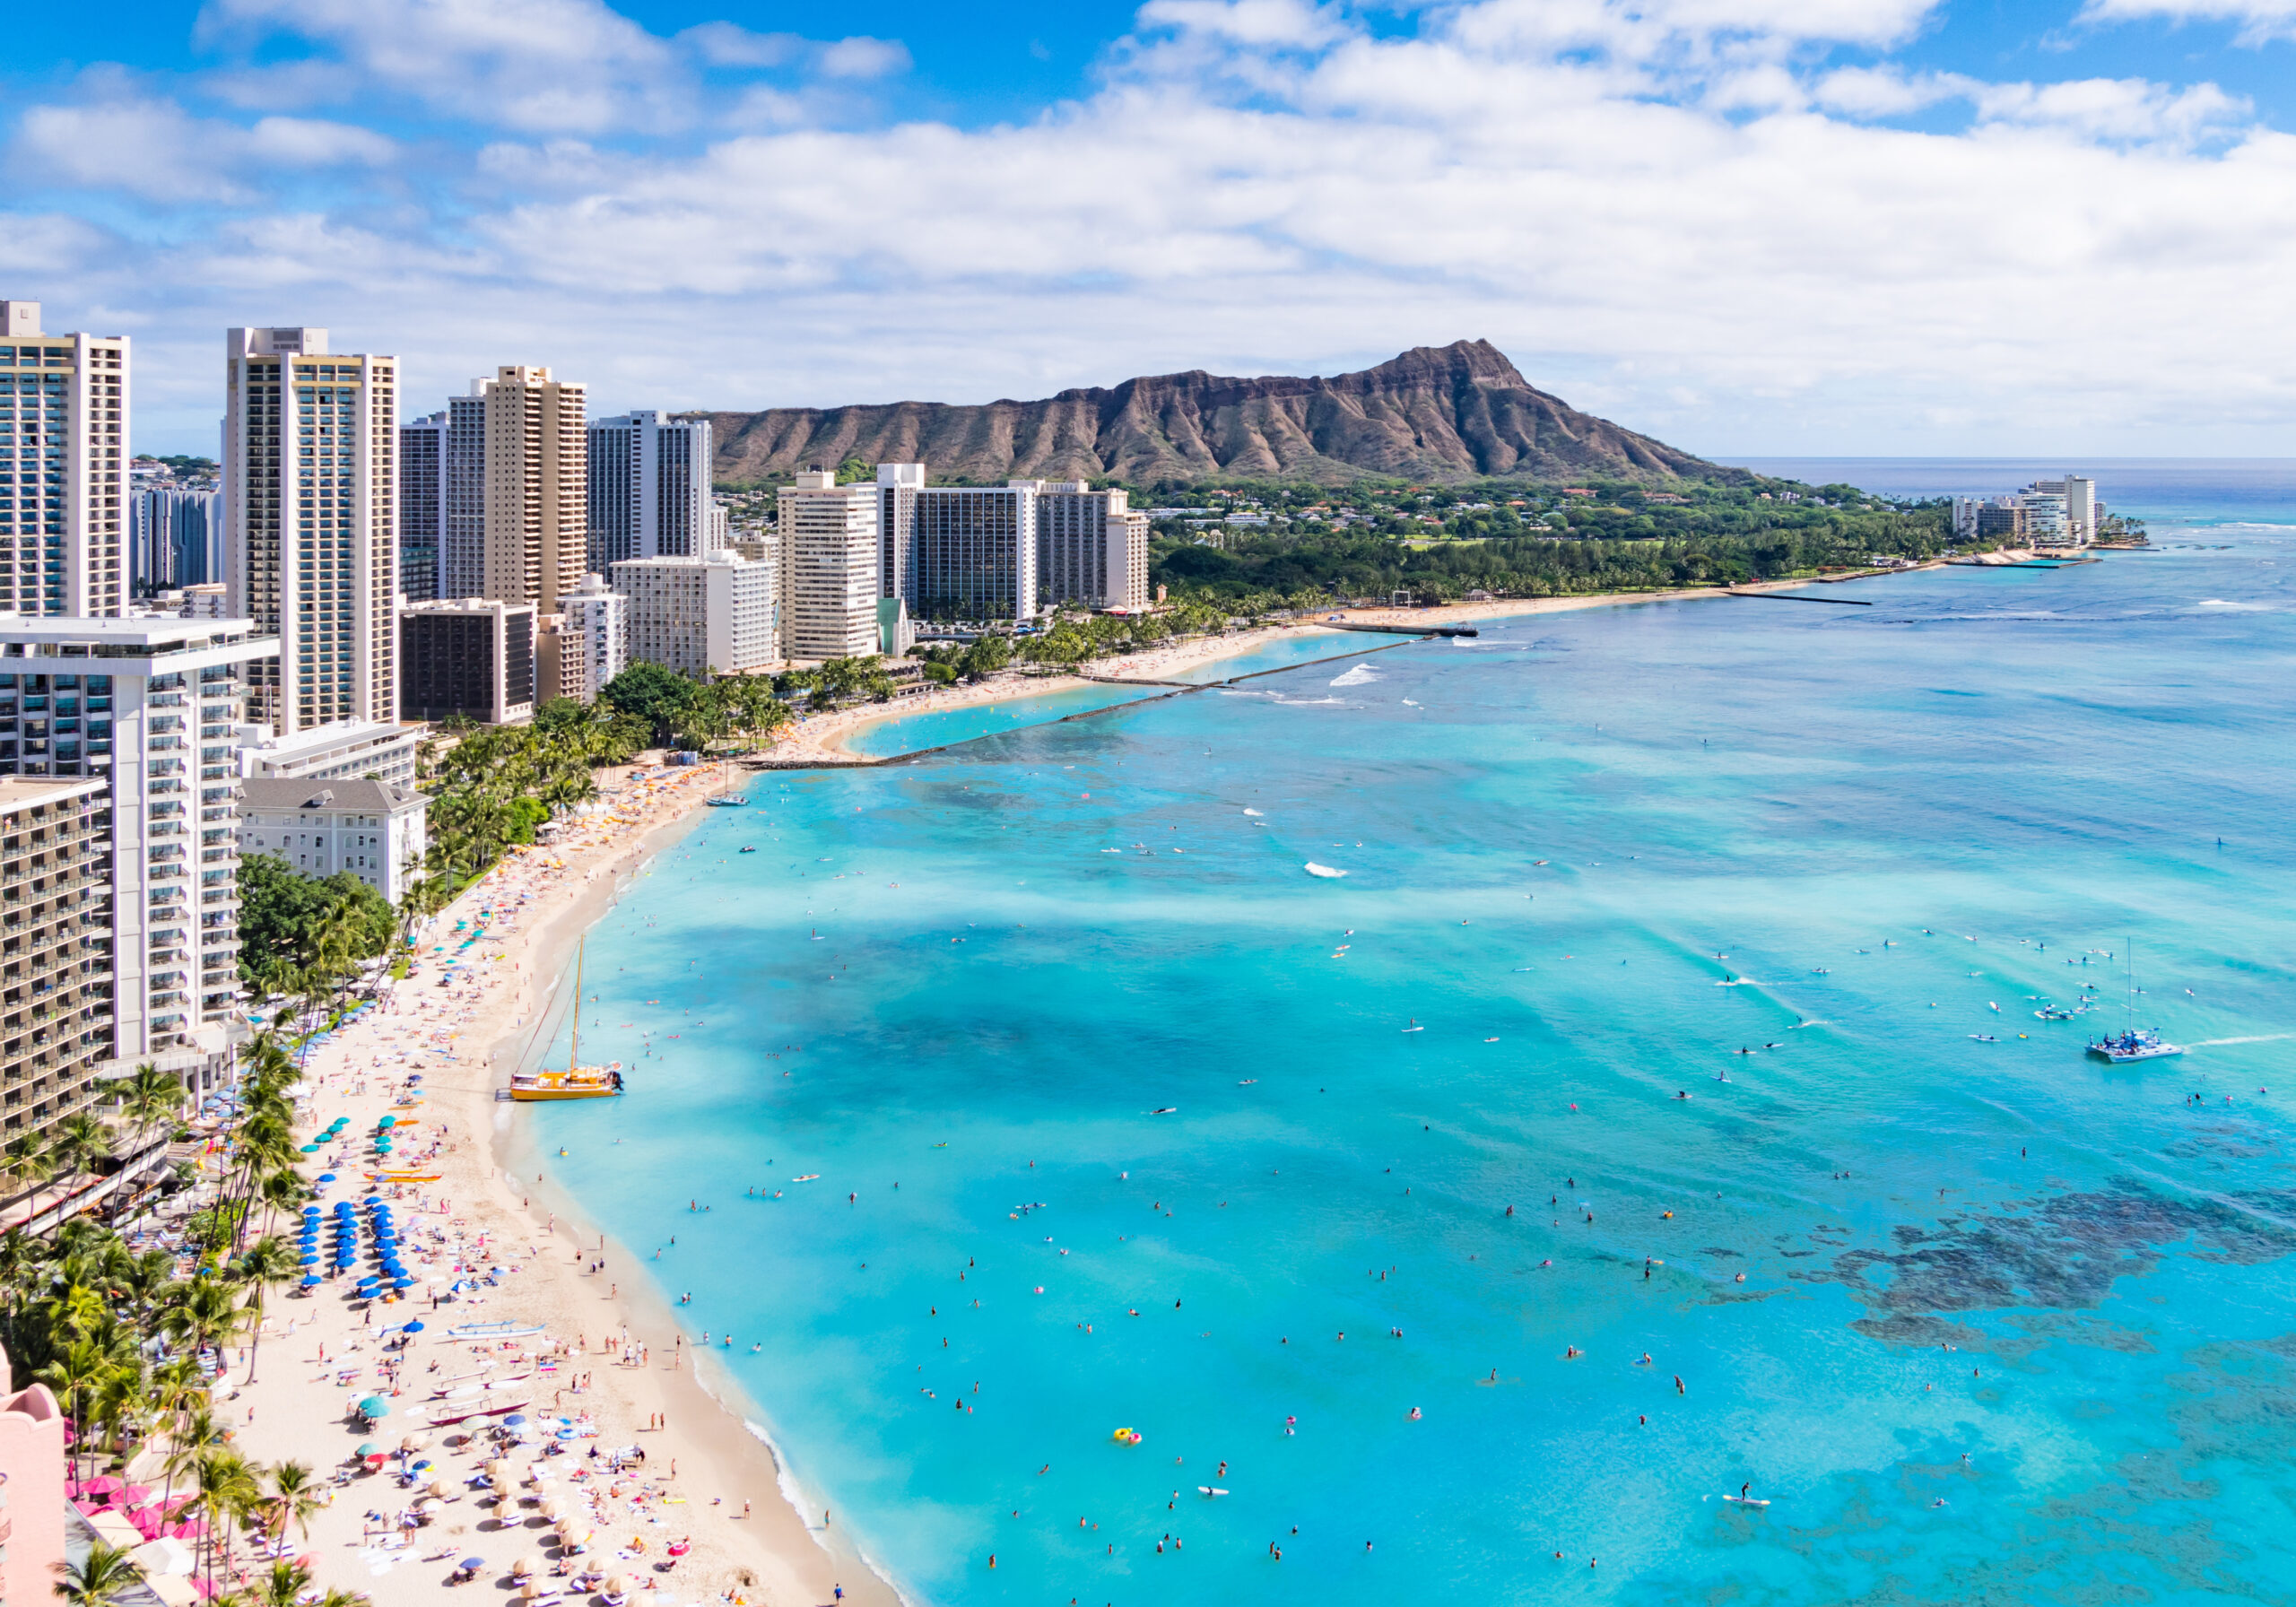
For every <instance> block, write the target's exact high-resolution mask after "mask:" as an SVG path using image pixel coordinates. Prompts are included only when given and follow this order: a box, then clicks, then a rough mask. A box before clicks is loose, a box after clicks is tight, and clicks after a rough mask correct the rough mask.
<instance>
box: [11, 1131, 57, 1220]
mask: <svg viewBox="0 0 2296 1607" xmlns="http://www.w3.org/2000/svg"><path fill="white" fill-rule="evenodd" d="M6 1155H7V1160H8V1170H9V1171H10V1172H12V1173H13V1174H14V1176H15V1178H16V1181H17V1182H19V1183H24V1184H29V1185H30V1193H31V1201H32V1211H31V1214H30V1215H29V1216H27V1217H26V1218H25V1219H24V1220H26V1221H34V1220H38V1219H39V1186H40V1185H41V1184H43V1183H46V1182H47V1181H48V1179H50V1178H51V1177H55V1176H56V1173H57V1164H56V1160H55V1158H54V1157H53V1156H51V1155H50V1154H49V1153H48V1141H47V1139H46V1138H45V1137H43V1136H42V1135H41V1134H38V1133H20V1134H17V1135H16V1136H15V1137H13V1138H12V1139H10V1140H9V1141H8V1147H7V1151H6Z"/></svg>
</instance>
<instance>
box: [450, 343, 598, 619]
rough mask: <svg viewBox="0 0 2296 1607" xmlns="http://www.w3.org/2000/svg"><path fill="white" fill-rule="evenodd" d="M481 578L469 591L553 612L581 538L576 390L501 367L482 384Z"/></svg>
mask: <svg viewBox="0 0 2296 1607" xmlns="http://www.w3.org/2000/svg"><path fill="white" fill-rule="evenodd" d="M484 395H485V402H486V469H485V497H486V531H485V537H484V547H485V552H484V562H483V571H484V572H483V577H482V578H483V582H484V584H483V586H482V587H481V589H480V590H479V591H478V593H477V594H475V595H479V596H483V597H491V598H492V599H493V600H495V601H496V602H500V603H531V604H535V608H536V610H537V611H538V612H542V613H556V612H559V607H558V598H559V595H560V594H561V593H562V592H570V591H572V590H573V589H574V588H575V587H576V586H579V585H580V584H581V583H582V577H583V575H584V574H585V573H587V559H588V554H589V543H588V536H587V524H588V522H589V476H588V471H587V465H588V457H589V440H588V436H587V431H586V430H585V428H584V419H583V410H584V407H585V405H586V398H585V394H584V391H583V387H580V386H578V385H573V384H570V383H568V382H566V381H564V380H559V379H553V378H551V374H550V370H549V369H530V368H525V367H521V366H517V365H515V364H506V365H505V366H503V367H502V368H500V369H496V370H495V372H494V378H491V379H490V380H488V381H486V382H485V392H484Z"/></svg>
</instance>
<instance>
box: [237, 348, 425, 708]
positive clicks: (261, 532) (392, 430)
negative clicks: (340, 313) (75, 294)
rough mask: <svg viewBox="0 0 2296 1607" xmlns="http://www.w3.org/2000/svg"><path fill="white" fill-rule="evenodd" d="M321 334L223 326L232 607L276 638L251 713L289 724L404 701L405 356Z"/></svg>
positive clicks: (261, 669) (259, 668)
mask: <svg viewBox="0 0 2296 1607" xmlns="http://www.w3.org/2000/svg"><path fill="white" fill-rule="evenodd" d="M326 347H327V341H326V330H324V329H309V328H305V329H234V330H231V331H230V333H229V334H227V335H226V336H225V339H224V368H225V383H226V396H225V410H224V418H223V506H224V512H225V515H226V517H228V518H229V520H230V541H229V543H228V544H229V546H230V552H231V612H233V613H234V614H235V615H238V616H240V617H242V618H246V619H250V620H253V621H255V628H256V630H257V632H258V633H260V634H262V635H265V636H271V635H276V636H277V637H278V638H279V657H278V659H277V661H276V662H275V663H259V664H257V665H254V666H253V668H254V670H255V672H256V673H257V676H258V677H259V679H258V681H257V684H256V685H255V687H254V688H253V689H252V690H253V692H254V697H253V699H252V703H253V707H252V708H251V709H250V711H249V717H250V718H251V719H252V720H254V721H255V722H256V723H257V724H259V725H269V726H271V727H272V728H273V729H274V730H275V731H277V732H278V733H279V734H281V735H283V736H284V735H288V734H291V733H294V732H297V731H304V730H308V729H309V728H310V727H311V726H313V725H325V724H326V723H327V722H328V721H331V720H386V719H393V718H396V715H397V710H398V670H397V666H398V622H397V615H396V601H397V595H398V482H397V462H398V360H397V359H396V358H393V357H372V356H366V355H361V354H351V353H345V354H341V355H336V354H332V353H330V352H328V351H327V349H326Z"/></svg>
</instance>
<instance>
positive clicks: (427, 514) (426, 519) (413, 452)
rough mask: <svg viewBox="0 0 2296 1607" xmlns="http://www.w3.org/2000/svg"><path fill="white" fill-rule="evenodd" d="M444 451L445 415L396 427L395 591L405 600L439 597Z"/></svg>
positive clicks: (444, 502)
mask: <svg viewBox="0 0 2296 1607" xmlns="http://www.w3.org/2000/svg"><path fill="white" fill-rule="evenodd" d="M446 453H447V415H446V414H445V413H432V414H431V416H430V417H428V418H423V419H417V420H415V421H413V423H411V424H401V425H400V426H399V427H398V589H399V595H401V596H403V597H404V598H406V600H407V601H408V602H410V603H427V602H429V601H430V600H431V598H433V597H435V596H437V595H439V534H440V533H441V531H442V530H443V528H444V526H445V522H446V516H447V495H446V480H445V474H446V467H447V456H446Z"/></svg>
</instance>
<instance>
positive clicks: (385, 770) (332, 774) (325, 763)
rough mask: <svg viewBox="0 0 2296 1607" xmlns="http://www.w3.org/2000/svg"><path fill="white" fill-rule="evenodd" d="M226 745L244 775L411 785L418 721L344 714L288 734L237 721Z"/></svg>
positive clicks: (418, 742) (419, 733)
mask: <svg viewBox="0 0 2296 1607" xmlns="http://www.w3.org/2000/svg"><path fill="white" fill-rule="evenodd" d="M236 735H237V737H238V739H239V743H238V745H237V746H236V747H234V748H233V749H232V751H231V759H232V763H233V765H234V767H235V768H236V769H238V771H239V775H240V776H241V777H244V778H246V779H248V780H266V781H384V782H388V783H390V784H392V785H393V786H413V785H414V773H415V760H416V753H417V750H418V749H419V748H420V747H421V746H422V730H421V728H420V727H418V726H411V725H393V724H391V723H390V722H388V721H386V720H344V721H342V722H340V723H338V724H336V725H317V726H314V727H313V728H312V729H310V730H309V731H299V732H297V733H296V734H294V735H292V736H278V735H274V734H273V732H272V730H271V728H270V727H269V726H267V725H242V726H240V727H239V730H238V732H237V733H236Z"/></svg>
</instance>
